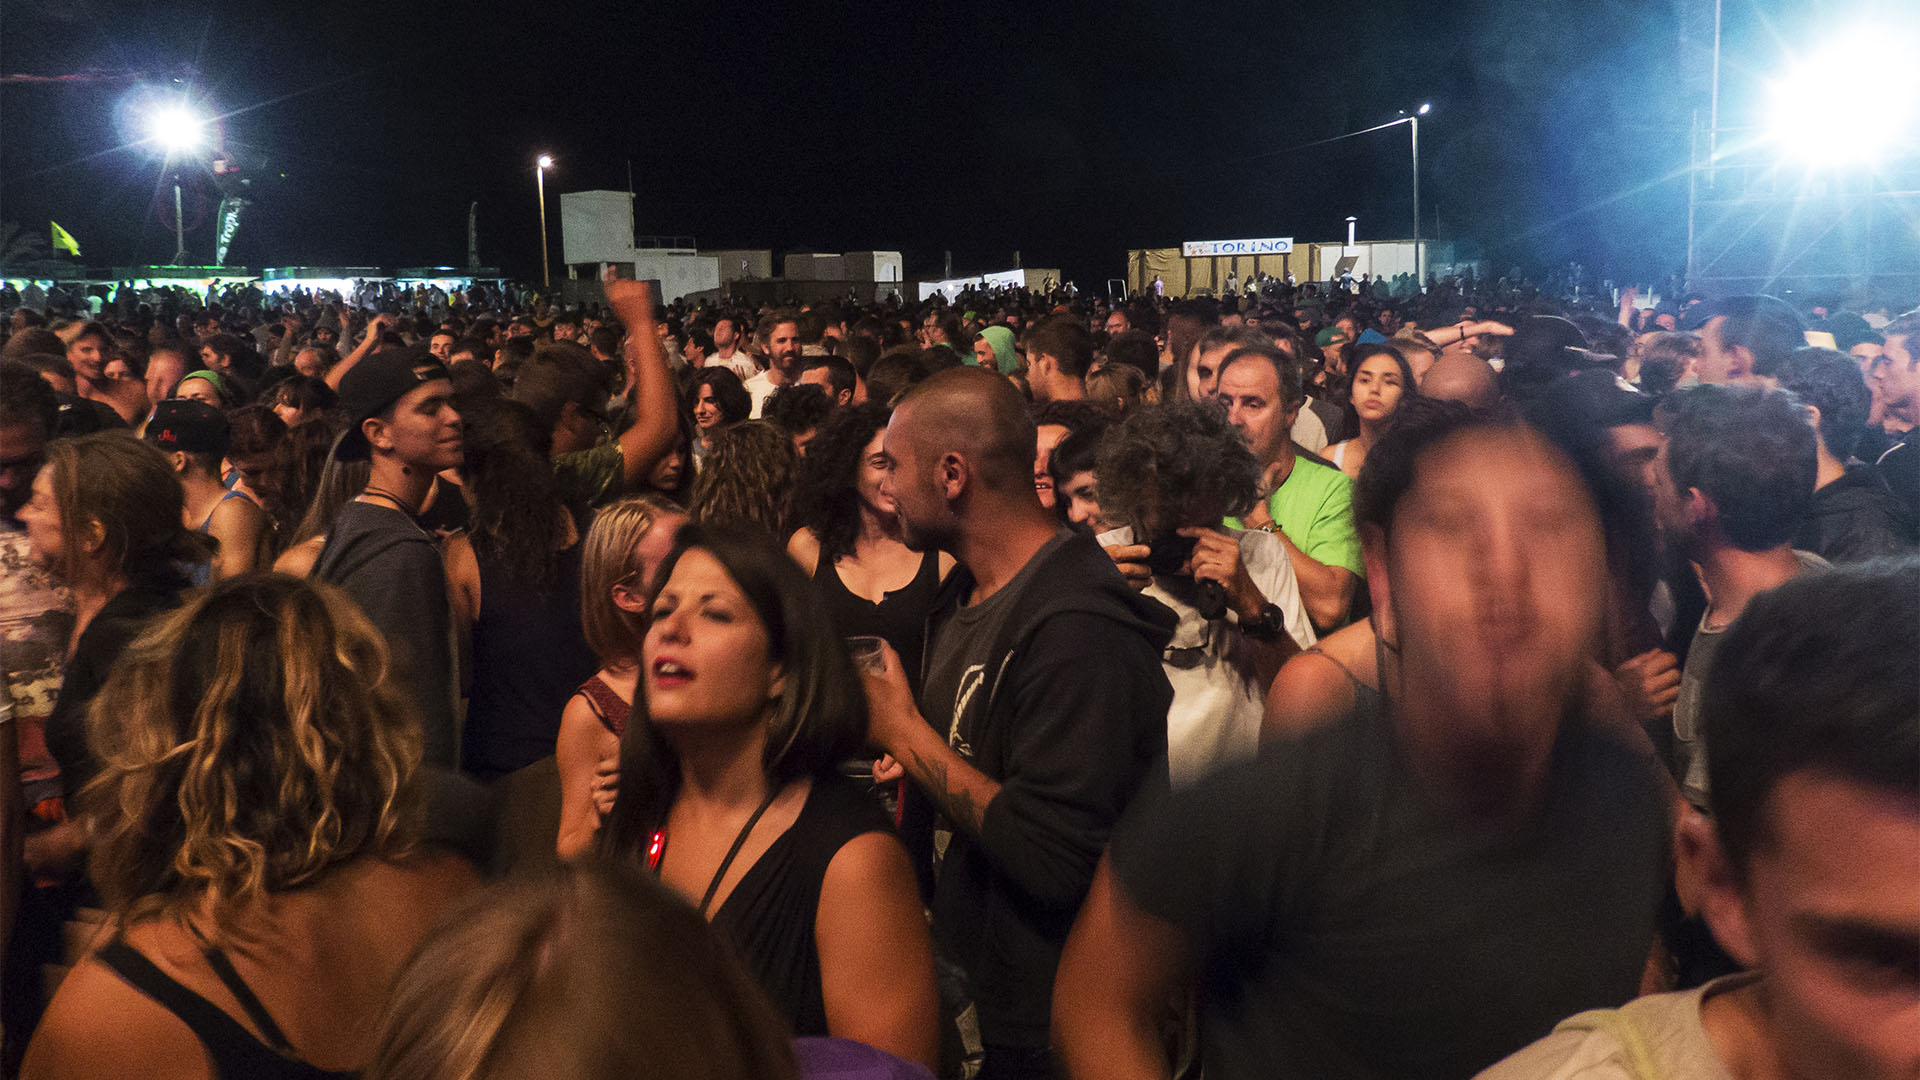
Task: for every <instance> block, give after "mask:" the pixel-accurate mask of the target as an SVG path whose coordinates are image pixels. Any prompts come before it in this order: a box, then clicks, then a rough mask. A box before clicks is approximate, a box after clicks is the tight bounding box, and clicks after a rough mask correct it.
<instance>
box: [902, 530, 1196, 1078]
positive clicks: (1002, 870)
mask: <svg viewBox="0 0 1920 1080" xmlns="http://www.w3.org/2000/svg"><path fill="white" fill-rule="evenodd" d="M1035 557H1036V558H1039V559H1043V560H1044V561H1043V562H1042V563H1041V564H1040V565H1038V566H1037V567H1035V573H1034V574H1033V575H1032V577H1031V579H1030V580H1029V581H1028V582H1027V583H1026V584H1025V585H1024V586H1023V587H1022V591H1021V593H1020V595H1019V596H1018V597H1017V598H1015V605H1014V607H1013V608H1012V609H1011V610H1010V611H1009V612H1008V615H1007V618H1006V621H1005V623H1004V624H1003V625H1002V627H1001V629H1000V632H999V634H998V636H997V637H996V638H995V640H994V644H993V648H992V649H991V651H990V653H989V654H988V655H989V656H991V657H995V658H997V659H995V660H993V661H992V662H990V663H989V664H988V665H987V670H986V673H985V678H984V681H983V682H982V683H981V685H980V686H979V688H978V690H977V691H976V692H977V693H978V694H984V695H985V696H986V708H985V710H984V711H982V712H981V713H979V714H978V715H979V717H980V720H979V722H978V723H977V724H976V725H975V726H974V728H973V730H971V731H969V732H967V733H966V742H967V744H968V746H969V748H970V750H971V755H972V763H973V765H974V767H976V768H978V769H980V770H981V771H982V772H984V773H985V774H986V775H987V776H989V777H991V778H992V779H994V780H996V781H998V782H999V783H1000V785H1001V788H1000V793H999V794H998V795H996V796H995V797H994V799H993V801H992V802H990V803H988V804H987V809H986V814H985V817H984V819H983V823H982V827H981V832H980V835H978V836H973V835H970V834H967V833H965V832H961V831H956V832H955V833H954V836H953V840H952V843H951V844H950V845H949V846H948V848H947V853H946V859H945V861H944V862H943V863H942V865H941V870H940V877H939V882H938V884H937V885H936V886H935V888H934V900H933V911H934V929H935V932H936V933H937V934H939V936H940V938H941V941H942V944H943V946H944V948H945V950H946V952H947V953H948V955H950V956H952V957H953V958H954V959H955V960H957V961H959V963H960V964H961V966H962V967H963V968H964V969H965V970H966V972H967V977H968V984H969V989H970V990H971V991H972V995H973V998H974V1000H975V1002H976V1003H977V1005H978V1008H979V1015H980V1028H981V1034H982V1037H983V1039H984V1041H985V1042H986V1043H987V1044H988V1045H993V1046H1007V1047H1019V1048H1035V1049H1038V1048H1044V1047H1046V1046H1047V1045H1048V1035H1049V1019H1050V1009H1051V1003H1052V997H1053V977H1054V971H1055V969H1056V968H1057V967H1058V966H1059V963H1060V951H1061V949H1062V947H1063V946H1064V945H1065V944H1066V938H1067V931H1068V930H1069V929H1071V927H1072V925H1073V920H1074V916H1075V915H1077V914H1078V913H1079V910H1080V905H1081V903H1082V902H1083V901H1084V900H1085V899H1086V896H1087V890H1088V889H1089V888H1090V887H1091V886H1092V883H1093V873H1094V869H1095V867H1096V866H1097V865H1098V864H1099V861H1100V856H1101V854H1102V852H1103V851H1104V850H1105V849H1106V844H1107V837H1108V835H1109V834H1110V833H1111V832H1112V831H1113V827H1114V825H1115V824H1116V823H1117V822H1118V821H1119V819H1120V816H1121V814H1122V813H1124V812H1125V810H1126V809H1127V806H1128V804H1129V803H1131V802H1132V800H1133V798H1134V796H1135V795H1136V794H1138V793H1139V791H1140V790H1141V786H1142V784H1143V783H1144V782H1145V781H1146V780H1148V779H1149V778H1150V777H1151V776H1152V775H1154V774H1156V773H1157V774H1159V776H1160V778H1161V782H1162V783H1164V782H1165V772H1166V767H1167V766H1166V752H1167V707H1168V705H1169V704H1170V703H1171V702H1172V700H1173V690H1172V688H1171V687H1170V686H1169V685H1168V684H1167V678H1166V673H1165V671H1164V669H1163V668H1162V667H1161V664H1160V654H1161V650H1162V649H1164V648H1165V647H1166V644H1167V642H1168V640H1170V639H1171V637H1172V635H1173V628H1174V625H1175V622H1176V620H1175V617H1174V615H1173V613H1172V612H1171V611H1169V610H1167V608H1166V607H1165V606H1164V605H1162V604H1161V603H1159V602H1158V601H1156V600H1154V599H1152V598H1150V597H1147V596H1144V595H1142V594H1140V593H1136V592H1134V591H1133V590H1132V589H1130V588H1128V587H1127V584H1126V581H1125V579H1123V578H1122V577H1121V576H1120V573H1119V571H1118V570H1117V569H1115V567H1114V565H1113V560H1112V559H1110V558H1108V557H1107V555H1106V553H1105V552H1103V551H1102V550H1101V548H1100V545H1099V544H1098V543H1096V542H1094V540H1093V539H1092V538H1091V537H1089V536H1085V535H1081V534H1078V533H1076V534H1074V535H1073V536H1071V537H1070V538H1068V539H1066V540H1065V541H1064V542H1062V543H1059V544H1056V545H1051V546H1049V547H1048V548H1045V549H1042V551H1041V553H1040V554H1037V555H1036V556H1035ZM972 590H973V575H972V574H970V573H969V572H968V571H967V570H966V568H965V567H961V568H959V569H957V570H955V571H954V573H953V574H952V575H950V576H949V577H948V579H947V582H946V584H945V586H944V587H943V588H942V590H941V594H940V597H939V599H938V600H937V601H936V602H935V604H934V609H933V614H932V616H931V617H930V618H929V620H928V634H927V640H928V642H929V648H928V654H929V664H928V667H929V668H931V667H932V664H931V659H932V653H933V651H934V649H935V648H938V647H939V639H938V637H937V634H938V629H939V627H940V626H942V625H943V624H944V623H945V622H946V621H947V620H948V619H950V618H951V617H952V616H953V615H954V613H955V612H956V611H957V610H958V609H959V607H960V605H961V603H962V601H963V600H964V599H965V598H966V597H967V596H968V595H969V594H970V593H971V592H972ZM927 704H931V703H927ZM923 711H924V710H923ZM949 711H950V708H938V707H937V708H935V709H934V711H933V712H930V713H928V714H927V715H930V716H944V715H947V713H948V712H949ZM936 723H937V722H936Z"/></svg>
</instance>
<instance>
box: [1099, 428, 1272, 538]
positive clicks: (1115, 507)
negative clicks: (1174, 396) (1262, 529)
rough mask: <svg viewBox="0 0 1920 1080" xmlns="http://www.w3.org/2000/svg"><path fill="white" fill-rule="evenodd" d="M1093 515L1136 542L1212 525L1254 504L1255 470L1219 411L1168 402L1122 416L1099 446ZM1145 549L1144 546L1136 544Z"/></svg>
mask: <svg viewBox="0 0 1920 1080" xmlns="http://www.w3.org/2000/svg"><path fill="white" fill-rule="evenodd" d="M1097 472H1098V474H1099V476H1100V509H1101V512H1102V514H1104V515H1105V516H1106V518H1107V520H1109V521H1113V522H1124V523H1126V524H1128V525H1131V526H1132V527H1133V530H1134V535H1135V537H1136V538H1144V537H1146V536H1148V535H1149V534H1150V533H1153V532H1166V531H1170V530H1172V529H1176V528H1183V527H1187V526H1194V525H1217V524H1219V522H1220V520H1221V519H1222V518H1226V517H1232V516H1235V515H1238V514H1241V513H1244V512H1245V511H1246V510H1247V509H1249V508H1250V507H1252V506H1253V504H1254V502H1255V501H1256V500H1258V499H1259V497H1260V464H1259V462H1258V461H1256V460H1255V459H1254V456H1253V451H1252V450H1249V449H1248V448H1247V443H1246V440H1245V439H1242V438H1241V437H1240V432H1239V431H1238V430H1237V429H1235V428H1234V426H1233V425H1232V424H1229V423H1228V422H1227V413H1226V410H1225V409H1222V408H1221V407H1220V406H1218V405H1216V404H1213V403H1211V402H1202V401H1169V402H1163V403H1162V404H1159V405H1149V406H1147V407H1145V408H1141V409H1136V410H1134V411H1133V412H1131V413H1129V414H1128V415H1127V416H1126V417H1125V418H1124V419H1122V420H1121V421H1120V422H1119V423H1118V424H1115V425H1114V426H1113V427H1111V428H1109V429H1108V430H1107V434H1106V438H1105V439H1104V440H1102V442H1101V445H1100V455H1099V468H1098V470H1097ZM1142 542H1144V540H1143V541H1142Z"/></svg>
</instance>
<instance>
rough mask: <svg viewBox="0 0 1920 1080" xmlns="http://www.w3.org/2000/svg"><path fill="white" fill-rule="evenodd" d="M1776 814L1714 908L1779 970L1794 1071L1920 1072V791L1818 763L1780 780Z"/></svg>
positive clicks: (1772, 989) (1901, 1079)
mask: <svg viewBox="0 0 1920 1080" xmlns="http://www.w3.org/2000/svg"><path fill="white" fill-rule="evenodd" d="M1766 817H1767V820H1768V830H1767V831H1768V833H1769V835H1767V836H1765V837H1763V838H1762V843H1760V844H1758V845H1756V848H1755V850H1754V851H1753V852H1751V853H1750V855H1749V857H1748V865H1747V874H1746V880H1745V883H1744V884H1743V885H1742V884H1738V883H1735V882H1733V881H1730V880H1721V879H1709V881H1710V888H1711V889H1712V891H1713V894H1723V895H1720V896H1718V897H1717V899H1718V902H1714V900H1713V899H1710V901H1709V904H1708V906H1707V909H1706V910H1707V915H1708V918H1709V921H1710V923H1711V925H1712V927H1713V931H1714V936H1715V937H1717V938H1719V939H1720V940H1721V942H1722V943H1723V944H1725V945H1726V946H1727V948H1728V951H1729V952H1731V953H1733V954H1734V955H1735V956H1736V958H1738V959H1739V960H1741V962H1742V963H1743V964H1746V965H1748V966H1751V967H1756V968H1758V969H1760V970H1761V971H1764V972H1765V977H1764V981H1763V982H1762V983H1761V987H1762V988H1764V991H1765V998H1764V1002H1765V1005H1764V1007H1765V1009H1766V1023H1767V1026H1768V1028H1769V1031H1768V1035H1769V1039H1770V1041H1771V1042H1772V1043H1773V1044H1774V1049H1775V1050H1776V1051H1777V1052H1778V1053H1779V1055H1780V1058H1781V1062H1780V1063H1781V1065H1782V1066H1783V1067H1784V1068H1783V1070H1782V1071H1783V1073H1786V1074H1790V1075H1793V1076H1796V1077H1804V1078H1806V1080H1896V1078H1898V1080H1912V1078H1913V1077H1915V1076H1920V800H1916V799H1915V797H1914V795H1913V793H1911V792H1908V793H1905V794H1902V793H1900V792H1887V791H1882V790H1879V789H1875V788H1868V787H1864V786H1861V785H1859V784H1856V783H1852V782H1850V781H1847V780H1843V779H1840V778H1838V777H1836V776H1833V775H1831V774H1829V773H1825V772H1821V771H1818V770H1807V771H1802V772H1796V773H1789V774H1788V775H1787V776H1786V777H1785V778H1784V779H1782V780H1781V781H1780V783H1779V785H1778V786H1777V787H1776V788H1775V789H1774V791H1773V794H1772V796H1771V797H1770V798H1769V799H1768V806H1767V811H1766ZM1711 895H1712V894H1710V896H1711Z"/></svg>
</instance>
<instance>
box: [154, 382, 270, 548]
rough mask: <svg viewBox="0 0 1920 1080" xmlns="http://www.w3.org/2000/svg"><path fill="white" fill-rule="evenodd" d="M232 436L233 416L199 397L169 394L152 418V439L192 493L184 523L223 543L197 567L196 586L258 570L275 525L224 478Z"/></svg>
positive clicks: (156, 406) (189, 495) (156, 407)
mask: <svg viewBox="0 0 1920 1080" xmlns="http://www.w3.org/2000/svg"><path fill="white" fill-rule="evenodd" d="M230 438H231V431H230V429H229V428H228V426H227V415H226V414H225V413H223V412H221V411H220V410H219V409H216V408H214V407H213V406H211V405H209V404H207V403H206V402H204V401H196V400H194V399H193V398H168V399H166V400H164V401H162V402H160V404H158V405H155V406H154V407H153V417H152V419H150V420H148V421H147V432H146V439H147V441H148V442H150V443H152V444H153V445H155V446H157V447H159V448H160V452H161V453H163V454H165V455H167V460H168V461H169V462H170V463H171V464H172V465H173V471H174V472H175V473H176V474H177V475H178V476H179V477H180V486H181V488H182V489H183V490H184V491H185V493H186V507H185V513H184V515H183V517H182V522H183V523H184V524H185V525H186V526H187V527H188V528H190V529H198V530H199V531H200V532H203V533H205V534H207V535H208V536H211V537H213V538H214V539H215V540H216V541H218V542H219V544H220V547H219V549H218V550H216V551H215V552H214V555H213V562H212V563H210V564H209V565H207V566H196V567H194V568H193V572H192V575H191V576H192V578H193V583H194V584H195V585H206V584H209V583H211V582H215V581H219V580H221V579H223V578H229V577H232V576H234V575H235V574H244V573H247V572H248V571H250V570H254V569H257V568H258V567H259V565H260V563H261V558H260V556H261V550H260V548H261V541H262V540H264V539H265V538H266V536H267V533H268V531H269V529H270V525H269V522H268V520H267V512H266V511H265V510H262V509H261V508H260V507H259V506H258V505H256V504H255V503H254V501H253V500H252V499H249V498H247V497H246V496H245V495H244V494H242V493H240V492H238V491H234V490H233V489H231V488H229V487H227V485H225V484H223V483H221V482H220V462H221V460H222V459H224V458H225V457H226V456H227V443H228V441H229V440H230Z"/></svg>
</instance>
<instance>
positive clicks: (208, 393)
mask: <svg viewBox="0 0 1920 1080" xmlns="http://www.w3.org/2000/svg"><path fill="white" fill-rule="evenodd" d="M173 396H174V397H178V398H188V399H190V400H193V401H204V402H206V403H207V404H209V405H211V406H213V407H214V408H216V409H218V408H222V406H221V404H220V391H218V390H215V389H214V388H213V384H212V383H210V382H208V381H207V380H205V379H188V380H187V381H186V382H183V383H181V384H180V389H178V390H176V391H174V393H173Z"/></svg>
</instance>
